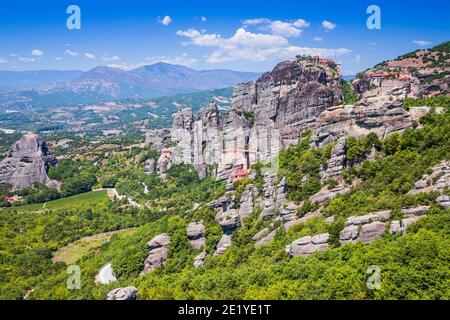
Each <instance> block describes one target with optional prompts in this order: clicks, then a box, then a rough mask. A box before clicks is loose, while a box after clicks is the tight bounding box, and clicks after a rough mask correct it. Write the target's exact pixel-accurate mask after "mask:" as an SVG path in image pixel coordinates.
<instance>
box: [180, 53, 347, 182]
mask: <svg viewBox="0 0 450 320" xmlns="http://www.w3.org/2000/svg"><path fill="white" fill-rule="evenodd" d="M340 85H341V82H340V74H339V71H338V70H337V69H336V68H335V67H333V66H332V65H319V64H312V65H309V64H307V62H305V61H302V60H297V61H286V62H282V63H280V64H279V65H277V66H276V67H275V68H274V70H273V71H271V72H268V73H266V74H264V75H263V76H262V77H261V78H259V79H258V80H257V81H256V82H249V83H245V84H241V85H238V86H237V87H235V89H234V94H233V95H234V97H233V109H232V111H230V112H228V113H226V114H220V113H219V110H218V108H217V106H216V105H215V104H214V103H212V104H210V105H208V106H207V107H206V108H205V109H203V110H202V111H201V112H200V113H199V114H198V115H197V116H196V117H194V115H193V114H192V111H191V110H190V109H183V110H181V111H180V112H178V113H177V114H176V115H175V116H174V122H173V127H172V131H171V138H172V142H173V143H175V144H176V145H177V152H176V156H175V159H174V161H175V162H179V163H180V162H181V163H187V164H193V165H194V166H195V167H197V169H198V170H199V172H201V173H205V171H206V170H207V167H208V166H210V165H213V164H216V165H217V166H218V169H217V177H218V179H219V180H224V179H227V178H229V177H230V176H231V175H232V174H233V172H235V170H236V169H244V168H248V167H249V166H250V165H251V164H253V163H256V162H257V161H261V162H269V161H276V159H275V158H276V157H277V155H278V153H279V151H280V150H281V149H282V148H285V147H287V146H289V145H292V144H296V143H297V141H298V139H299V136H300V134H301V133H302V132H304V131H306V130H308V129H314V128H315V126H316V118H317V117H318V116H319V115H320V114H321V113H322V112H324V111H325V110H327V109H329V108H331V107H333V106H334V105H338V104H340V103H341V102H342V94H341V89H340Z"/></svg>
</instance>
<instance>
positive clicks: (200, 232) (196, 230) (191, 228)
mask: <svg viewBox="0 0 450 320" xmlns="http://www.w3.org/2000/svg"><path fill="white" fill-rule="evenodd" d="M186 234H187V236H188V239H189V242H190V243H191V245H192V246H193V247H194V248H196V249H201V248H203V247H204V246H205V234H206V229H205V226H204V225H203V222H192V223H191V224H189V225H188V227H187V230H186Z"/></svg>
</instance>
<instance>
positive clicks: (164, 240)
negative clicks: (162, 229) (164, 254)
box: [147, 233, 170, 250]
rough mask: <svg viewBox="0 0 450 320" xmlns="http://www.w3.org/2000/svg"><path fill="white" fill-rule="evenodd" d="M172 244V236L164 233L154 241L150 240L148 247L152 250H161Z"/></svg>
mask: <svg viewBox="0 0 450 320" xmlns="http://www.w3.org/2000/svg"><path fill="white" fill-rule="evenodd" d="M169 244H170V236H169V235H167V234H165V233H163V234H160V235H158V236H156V237H154V238H153V239H152V240H150V241H149V242H148V243H147V247H148V248H149V249H150V250H152V249H157V248H161V247H167V246H169Z"/></svg>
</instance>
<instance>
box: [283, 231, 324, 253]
mask: <svg viewBox="0 0 450 320" xmlns="http://www.w3.org/2000/svg"><path fill="white" fill-rule="evenodd" d="M329 237H330V235H329V234H328V233H323V234H319V235H315V236H312V237H311V236H307V237H303V238H300V239H298V240H295V241H294V242H292V244H290V245H289V246H287V247H286V252H287V253H288V254H289V256H290V257H295V256H309V255H311V254H313V253H316V252H319V251H323V250H325V249H327V248H328V239H329Z"/></svg>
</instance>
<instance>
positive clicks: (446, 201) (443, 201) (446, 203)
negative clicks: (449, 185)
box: [436, 195, 450, 209]
mask: <svg viewBox="0 0 450 320" xmlns="http://www.w3.org/2000/svg"><path fill="white" fill-rule="evenodd" d="M436 202H437V203H439V204H440V205H441V206H442V207H444V209H448V208H450V197H449V196H446V195H443V196H439V197H438V198H437V199H436Z"/></svg>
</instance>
